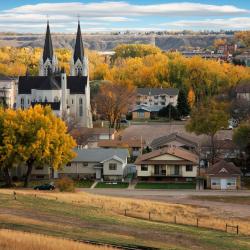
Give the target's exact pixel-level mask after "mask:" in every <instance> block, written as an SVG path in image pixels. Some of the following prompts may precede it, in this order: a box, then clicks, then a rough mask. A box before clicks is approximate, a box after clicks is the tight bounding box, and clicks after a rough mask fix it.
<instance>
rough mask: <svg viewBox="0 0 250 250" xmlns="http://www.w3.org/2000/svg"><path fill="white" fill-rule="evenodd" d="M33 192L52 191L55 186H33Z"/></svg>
mask: <svg viewBox="0 0 250 250" xmlns="http://www.w3.org/2000/svg"><path fill="white" fill-rule="evenodd" d="M34 189H35V190H54V189H55V186H54V185H53V184H43V185H40V186H35V187H34Z"/></svg>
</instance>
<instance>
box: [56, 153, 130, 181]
mask: <svg viewBox="0 0 250 250" xmlns="http://www.w3.org/2000/svg"><path fill="white" fill-rule="evenodd" d="M76 153H77V156H76V157H75V158H74V159H73V160H72V161H71V162H69V163H68V164H67V165H66V166H64V167H63V168H62V169H61V170H59V171H58V177H62V176H65V175H66V176H70V177H72V178H81V177H88V178H93V179H97V180H101V179H103V180H105V181H110V180H115V181H118V180H119V181H122V180H124V178H125V177H126V175H127V169H126V166H127V158H128V157H129V152H128V150H126V149H101V148H91V149H77V150H76Z"/></svg>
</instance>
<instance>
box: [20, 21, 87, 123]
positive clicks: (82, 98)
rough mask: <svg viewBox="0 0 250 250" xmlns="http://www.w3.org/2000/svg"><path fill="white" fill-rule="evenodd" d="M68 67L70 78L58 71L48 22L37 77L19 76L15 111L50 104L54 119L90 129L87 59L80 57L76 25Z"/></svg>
mask: <svg viewBox="0 0 250 250" xmlns="http://www.w3.org/2000/svg"><path fill="white" fill-rule="evenodd" d="M70 65H71V72H70V76H67V75H66V73H65V72H64V70H63V69H62V70H60V69H59V66H58V61H57V58H56V55H55V54H54V51H53V45H52V39H51V34H50V26H49V23H48V24H47V31H46V37H45V44H44V50H43V55H42V57H41V60H40V70H39V76H29V75H28V74H27V75H26V76H21V77H19V81H18V94H17V108H28V107H30V106H34V105H36V104H40V105H43V106H46V105H50V106H51V108H52V109H53V110H54V112H55V113H56V114H57V115H58V116H67V117H68V119H76V120H77V121H78V125H79V127H92V114H91V107H90V87H89V72H88V58H87V57H86V55H85V54H84V48H83V42H82V35H81V27H80V23H78V30H77V36H76V43H75V49H74V54H73V57H72V60H71V62H70Z"/></svg>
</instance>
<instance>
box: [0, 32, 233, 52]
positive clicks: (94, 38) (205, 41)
mask: <svg viewBox="0 0 250 250" xmlns="http://www.w3.org/2000/svg"><path fill="white" fill-rule="evenodd" d="M52 38H53V44H54V47H55V48H72V46H73V45H74V40H75V35H74V34H54V35H52ZM218 38H227V39H229V40H231V39H232V36H227V35H144V34H142V35H136V34H134V35H132V34H131V35H111V34H107V35H105V34H100V35H94V34H93V35H84V43H85V46H86V47H88V48H90V49H92V50H98V51H109V50H112V49H114V48H115V47H116V46H117V45H118V44H121V43H125V44H132V43H142V44H155V45H156V46H158V47H160V48H161V49H163V50H169V49H180V48H181V47H183V46H186V47H189V46H191V47H201V48H206V47H208V46H211V45H213V42H214V40H215V39H218ZM43 43H44V35H43V34H41V35H35V34H4V33H0V47H4V46H13V47H42V46H43Z"/></svg>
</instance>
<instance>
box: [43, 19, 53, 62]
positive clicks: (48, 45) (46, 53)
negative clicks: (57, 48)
mask: <svg viewBox="0 0 250 250" xmlns="http://www.w3.org/2000/svg"><path fill="white" fill-rule="evenodd" d="M48 58H49V59H50V61H52V59H53V45H52V39H51V35H50V27H49V22H48V23H47V30H46V36H45V43H44V49H43V61H44V62H45V61H46V60H47V59H48Z"/></svg>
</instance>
